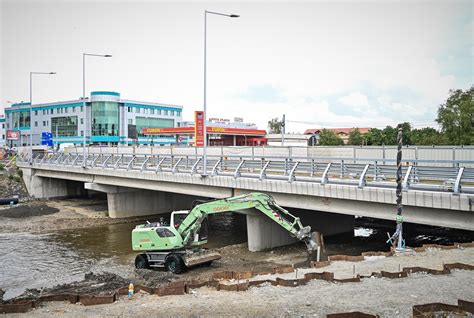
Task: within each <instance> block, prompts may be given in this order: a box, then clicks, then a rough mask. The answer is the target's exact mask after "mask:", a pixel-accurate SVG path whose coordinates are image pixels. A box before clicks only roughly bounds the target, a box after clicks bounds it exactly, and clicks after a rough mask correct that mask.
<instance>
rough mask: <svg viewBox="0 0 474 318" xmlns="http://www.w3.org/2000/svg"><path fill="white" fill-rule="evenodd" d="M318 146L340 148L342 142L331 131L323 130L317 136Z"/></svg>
mask: <svg viewBox="0 0 474 318" xmlns="http://www.w3.org/2000/svg"><path fill="white" fill-rule="evenodd" d="M319 144H320V145H321V146H340V145H343V144H344V141H343V140H342V139H341V138H340V137H339V136H338V135H336V133H335V132H334V131H332V130H327V129H323V130H322V131H321V133H320V134H319Z"/></svg>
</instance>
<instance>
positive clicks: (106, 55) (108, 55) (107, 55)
mask: <svg viewBox="0 0 474 318" xmlns="http://www.w3.org/2000/svg"><path fill="white" fill-rule="evenodd" d="M104 57H112V55H110V54H105V55H104Z"/></svg>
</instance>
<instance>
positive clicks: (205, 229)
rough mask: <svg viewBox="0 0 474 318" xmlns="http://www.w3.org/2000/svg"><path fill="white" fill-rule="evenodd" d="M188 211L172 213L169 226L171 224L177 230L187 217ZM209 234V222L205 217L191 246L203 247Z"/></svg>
mask: <svg viewBox="0 0 474 318" xmlns="http://www.w3.org/2000/svg"><path fill="white" fill-rule="evenodd" d="M188 214H189V211H186V210H183V211H174V212H172V213H171V218H170V224H173V226H174V227H175V229H178V228H179V226H180V225H181V223H183V220H184V219H185V218H186V217H187V216H188ZM208 233H209V221H208V219H207V217H206V218H205V219H204V220H203V221H202V223H201V228H200V229H199V232H198V233H197V235H195V236H194V241H193V243H192V245H194V246H196V245H203V244H206V243H207V236H208Z"/></svg>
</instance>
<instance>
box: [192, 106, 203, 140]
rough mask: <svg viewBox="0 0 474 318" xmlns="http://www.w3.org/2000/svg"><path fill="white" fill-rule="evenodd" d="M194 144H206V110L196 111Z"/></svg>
mask: <svg viewBox="0 0 474 318" xmlns="http://www.w3.org/2000/svg"><path fill="white" fill-rule="evenodd" d="M194 140H195V143H194V145H195V146H196V147H203V146H204V112H202V111H195V112H194Z"/></svg>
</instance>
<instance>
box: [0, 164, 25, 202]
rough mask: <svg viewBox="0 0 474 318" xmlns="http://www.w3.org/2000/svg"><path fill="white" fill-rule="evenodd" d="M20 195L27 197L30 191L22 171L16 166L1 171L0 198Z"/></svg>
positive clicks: (21, 197) (20, 197)
mask: <svg viewBox="0 0 474 318" xmlns="http://www.w3.org/2000/svg"><path fill="white" fill-rule="evenodd" d="M15 196H16V197H18V198H19V199H27V198H28V197H29V196H28V192H27V191H26V188H25V185H24V183H23V180H22V178H21V171H20V170H17V169H16V168H12V169H9V170H5V169H3V170H1V171H0V198H11V197H15Z"/></svg>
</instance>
